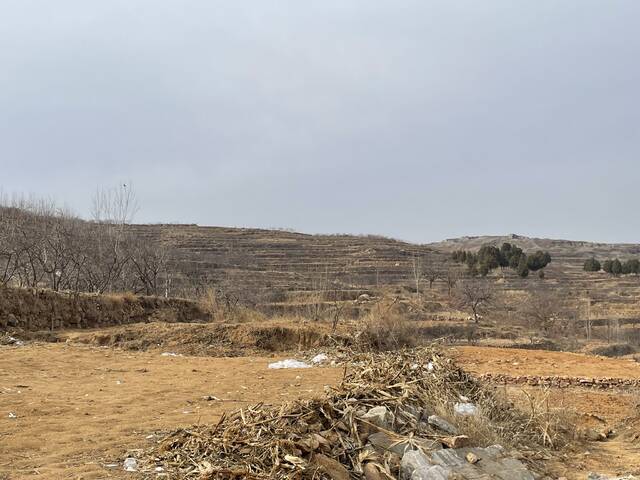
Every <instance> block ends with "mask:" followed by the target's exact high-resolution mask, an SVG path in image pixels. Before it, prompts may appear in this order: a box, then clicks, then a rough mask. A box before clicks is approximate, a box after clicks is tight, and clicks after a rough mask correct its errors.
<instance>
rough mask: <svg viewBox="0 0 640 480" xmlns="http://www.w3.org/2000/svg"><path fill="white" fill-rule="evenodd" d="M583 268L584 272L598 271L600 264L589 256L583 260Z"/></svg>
mask: <svg viewBox="0 0 640 480" xmlns="http://www.w3.org/2000/svg"><path fill="white" fill-rule="evenodd" d="M583 268H584V271H585V272H599V271H600V269H601V268H602V265H600V262H599V261H598V260H596V259H595V258H594V257H591V258H589V259H587V260H586V261H585V262H584V267H583Z"/></svg>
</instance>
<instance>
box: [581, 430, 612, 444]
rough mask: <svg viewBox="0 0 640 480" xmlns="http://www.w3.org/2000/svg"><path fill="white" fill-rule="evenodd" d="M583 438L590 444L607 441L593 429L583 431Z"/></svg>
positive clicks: (600, 433)
mask: <svg viewBox="0 0 640 480" xmlns="http://www.w3.org/2000/svg"><path fill="white" fill-rule="evenodd" d="M584 438H585V439H586V440H589V441H590V442H603V441H604V440H606V439H607V436H606V435H605V434H604V433H602V432H598V431H597V430H594V429H593V428H587V429H586V430H585V431H584Z"/></svg>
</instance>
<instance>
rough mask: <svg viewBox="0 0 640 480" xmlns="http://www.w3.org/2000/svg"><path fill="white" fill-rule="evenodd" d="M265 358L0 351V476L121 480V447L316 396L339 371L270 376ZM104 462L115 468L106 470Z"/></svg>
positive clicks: (48, 347)
mask: <svg viewBox="0 0 640 480" xmlns="http://www.w3.org/2000/svg"><path fill="white" fill-rule="evenodd" d="M272 361H274V358H266V357H253V358H206V357H186V356H185V357H169V356H162V355H161V354H160V352H158V351H156V352H128V351H123V350H117V349H112V348H98V347H90V346H80V345H65V344H29V345H26V346H23V347H0V478H3V475H4V477H6V478H10V479H12V480H13V479H18V478H20V479H22V478H39V479H45V478H51V479H62V478H73V479H104V478H127V477H126V475H125V474H124V472H123V471H122V461H123V459H124V456H125V453H126V450H127V449H130V448H142V447H145V446H146V445H148V442H150V441H152V440H153V439H147V436H149V435H150V434H152V433H153V432H155V431H161V430H168V429H173V428H177V427H181V426H187V425H190V424H194V423H203V422H207V423H211V422H215V421H216V420H217V419H218V418H219V417H220V415H221V414H222V413H223V412H224V411H226V410H230V409H236V408H239V407H241V406H243V405H247V404H255V403H259V402H268V403H281V402H284V401H287V400H292V399H295V398H301V397H309V396H314V395H317V394H320V393H322V391H323V389H324V386H325V385H328V384H335V383H336V382H338V381H339V379H340V377H341V375H342V370H341V369H339V368H313V369H304V370H269V369H267V364H268V363H269V362H272ZM207 395H210V396H214V397H217V398H219V399H220V400H210V401H207V400H204V399H203V397H204V396H207ZM10 413H15V414H16V415H17V418H15V419H11V418H9V414H10ZM111 464H117V467H112V468H109V467H105V465H111Z"/></svg>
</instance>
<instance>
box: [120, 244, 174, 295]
mask: <svg viewBox="0 0 640 480" xmlns="http://www.w3.org/2000/svg"><path fill="white" fill-rule="evenodd" d="M130 249H131V250H130V254H129V258H130V259H131V263H132V265H133V272H134V276H135V280H136V281H137V284H138V288H136V292H138V291H144V292H145V294H146V295H158V288H159V287H160V282H161V277H162V275H163V274H165V275H166V267H167V249H166V248H165V246H164V245H162V243H160V242H148V241H145V242H132V243H131V245H130Z"/></svg>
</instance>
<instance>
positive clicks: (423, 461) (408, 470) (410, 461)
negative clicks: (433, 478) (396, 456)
mask: <svg viewBox="0 0 640 480" xmlns="http://www.w3.org/2000/svg"><path fill="white" fill-rule="evenodd" d="M432 465H433V464H432V463H431V462H430V461H429V458H428V457H427V456H426V455H425V454H424V453H422V452H420V451H419V450H411V451H409V452H407V453H405V454H404V455H403V456H402V461H401V462H400V480H411V478H412V475H413V472H415V471H416V470H421V469H422V470H424V469H427V468H429V467H431V466H432Z"/></svg>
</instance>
